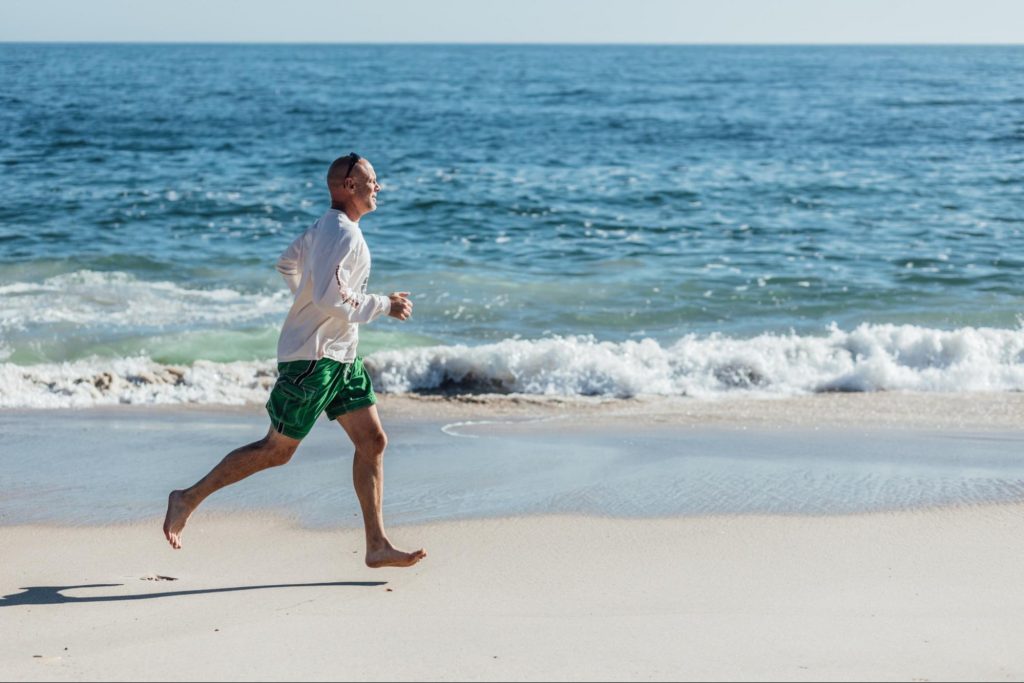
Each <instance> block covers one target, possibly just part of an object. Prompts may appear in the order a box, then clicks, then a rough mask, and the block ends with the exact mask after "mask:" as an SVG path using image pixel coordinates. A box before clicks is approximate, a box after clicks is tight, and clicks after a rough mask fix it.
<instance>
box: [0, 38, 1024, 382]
mask: <svg viewBox="0 0 1024 683" xmlns="http://www.w3.org/2000/svg"><path fill="white" fill-rule="evenodd" d="M1022 66H1024V48H1021V47H557V46H531V47H522V46H489V47H485V46H322V45H318V46H207V45H202V46H200V45H161V46H156V45H109V46H104V45H13V44H9V45H0V103H2V107H0V167H2V169H3V171H2V176H0V193H2V196H3V202H0V354H3V357H0V360H3V359H4V358H6V361H7V363H8V364H15V365H18V366H25V365H39V364H53V363H56V362H61V361H65V360H79V359H88V358H108V359H114V358H127V357H146V358H152V359H154V360H156V361H158V362H163V363H186V364H187V363H191V362H192V361H194V360H197V359H208V360H213V361H218V362H228V361H239V360H246V361H249V360H265V359H268V358H271V357H272V356H273V353H274V342H275V339H276V334H277V329H278V327H279V325H280V322H281V320H282V319H283V315H284V313H285V311H286V310H287V308H288V305H289V302H288V298H287V296H286V292H285V291H284V288H283V284H282V283H281V282H280V281H279V280H278V277H277V275H276V273H275V272H274V270H273V263H274V260H275V259H276V256H277V255H278V254H279V253H280V251H281V250H282V249H283V248H284V247H285V246H286V245H287V244H288V242H289V241H290V240H291V239H292V238H293V237H294V236H295V235H296V234H298V233H299V232H300V231H301V230H303V229H304V228H305V227H306V226H307V225H308V224H309V223H311V222H312V221H313V220H314V219H315V218H316V217H317V216H318V215H319V214H320V213H321V212H322V211H323V210H324V208H325V207H326V204H327V196H326V191H325V189H324V186H323V176H324V172H325V171H326V168H327V166H328V164H329V163H330V161H331V160H332V159H333V158H334V157H335V156H340V155H343V154H347V153H348V152H349V151H353V150H354V151H357V152H358V153H360V154H361V155H363V156H365V157H368V158H369V159H370V160H371V161H372V162H373V163H374V165H375V167H376V170H377V172H378V175H379V177H380V178H381V180H382V181H383V186H384V189H383V191H382V192H381V195H380V199H381V201H380V206H379V208H378V211H377V212H376V213H375V214H371V215H369V216H367V217H366V218H364V220H363V228H364V231H365V233H366V235H367V239H368V241H369V243H370V247H371V250H372V251H373V255H374V264H375V270H374V275H373V278H372V280H371V288H372V289H373V290H374V291H378V292H388V291H393V290H400V289H401V290H410V291H412V292H413V294H414V299H415V300H416V302H417V309H416V316H415V318H414V319H413V321H411V322H410V323H408V324H406V325H404V326H399V325H397V324H393V323H392V322H391V321H388V322H385V323H383V324H375V326H374V327H371V328H369V329H367V330H366V334H365V335H364V350H365V351H366V352H372V351H375V350H380V349H397V348H405V347H409V346H423V345H426V344H442V345H452V344H458V343H463V344H468V345H470V346H474V345H480V344H484V343H492V342H498V341H500V340H506V339H516V338H519V339H524V340H536V339H542V338H549V337H551V336H552V335H563V336H564V335H590V336H592V337H593V338H594V339H595V340H597V341H610V342H616V343H622V342H625V341H627V340H639V339H645V338H650V339H652V340H654V341H655V342H656V343H657V344H659V345H660V346H662V347H668V346H669V345H671V344H673V343H675V342H676V341H677V340H679V339H680V338H682V337H684V336H685V335H688V334H698V335H707V334H711V333H721V334H724V335H727V336H729V337H730V338H736V339H749V338H751V337H755V336H757V335H759V334H762V333H786V332H788V331H790V330H793V331H794V332H795V333H796V334H798V335H805V336H811V337H813V336H815V335H818V336H820V335H824V334H826V332H827V328H828V326H829V325H830V324H831V323H833V322H834V323H836V325H837V326H838V328H839V329H841V330H847V331H849V330H853V329H855V328H856V327H857V326H858V325H862V324H867V325H869V326H877V325H884V324H887V323H893V324H897V325H909V326H915V327H918V328H921V329H924V330H929V331H932V332H935V331H955V330H961V329H964V328H971V327H979V328H993V329H996V330H1006V331H1018V332H1015V333H1016V334H1019V329H1020V322H1019V320H1020V315H1021V312H1022V306H1021V302H1022V294H1024V284H1022V283H1024V278H1022V277H1021V276H1022V266H1024V235H1022V230H1024V201H1022V200H1024V68H1021V67H1022Z"/></svg>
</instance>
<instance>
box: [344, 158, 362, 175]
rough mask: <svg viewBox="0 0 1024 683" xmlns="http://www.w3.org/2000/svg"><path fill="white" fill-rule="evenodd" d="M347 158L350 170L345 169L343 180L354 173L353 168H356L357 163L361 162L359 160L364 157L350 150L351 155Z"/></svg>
mask: <svg viewBox="0 0 1024 683" xmlns="http://www.w3.org/2000/svg"><path fill="white" fill-rule="evenodd" d="M346 158H347V159H348V170H347V171H345V175H344V177H342V180H344V179H345V178H348V177H349V176H350V175H352V169H353V168H355V167H356V164H358V163H359V160H360V159H362V157H361V156H359V155H358V154H356V153H355V152H349V155H348V156H347V157H346Z"/></svg>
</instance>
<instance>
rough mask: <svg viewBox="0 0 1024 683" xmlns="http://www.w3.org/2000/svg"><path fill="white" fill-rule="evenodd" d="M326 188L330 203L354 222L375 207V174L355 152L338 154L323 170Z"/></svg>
mask: <svg viewBox="0 0 1024 683" xmlns="http://www.w3.org/2000/svg"><path fill="white" fill-rule="evenodd" d="M327 189H328V191H330V193H331V206H332V207H334V208H336V209H341V210H343V211H345V213H346V214H348V217H349V218H351V219H352V220H354V221H357V220H359V218H360V217H361V216H363V215H365V214H368V213H370V212H371V211H373V210H375V209H376V208H377V193H378V192H380V185H378V184H377V173H376V172H375V171H374V170H373V165H372V164H370V162H369V161H368V160H366V159H363V158H362V157H360V156H359V155H358V154H356V153H355V152H353V153H352V154H348V155H346V156H343V157H338V158H337V159H335V160H334V162H333V163H332V164H331V167H330V168H329V169H327Z"/></svg>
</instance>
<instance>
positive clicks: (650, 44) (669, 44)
mask: <svg viewBox="0 0 1024 683" xmlns="http://www.w3.org/2000/svg"><path fill="white" fill-rule="evenodd" d="M0 45H223V46H228V45H238V46H243V45H247V46H257V45H274V46H298V45H310V46H348V45H351V46H366V45H372V46H388V47H393V46H421V47H427V46H437V47H453V46H466V47H489V46H496V47H1024V42H1019V43H996V42H993V43H980V42H962V43H950V42H939V41H936V42H927V41H917V42H905V43H901V42H835V43H824V42H818V43H816V42H770V41H765V42H726V41H722V42H718V41H702V42H676V43H674V42H628V41H623V42H587V41H566V42H557V41H551V42H548V41H490V42H473V41H412V40H410V41H369V40H355V41H346V42H330V41H319V40H308V41H286V40H257V41H247V40H0Z"/></svg>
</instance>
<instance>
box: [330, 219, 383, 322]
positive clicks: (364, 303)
mask: <svg viewBox="0 0 1024 683" xmlns="http://www.w3.org/2000/svg"><path fill="white" fill-rule="evenodd" d="M361 248H365V247H363V246H362V245H361V244H360V242H358V241H357V240H355V239H354V238H353V236H352V234H351V233H350V232H347V231H346V232H344V233H342V235H341V237H340V239H339V240H338V241H337V242H336V244H335V245H334V246H333V247H332V248H330V249H325V250H324V251H323V252H322V253H317V254H316V256H315V260H314V263H313V305H314V306H316V307H317V309H318V310H319V311H320V312H321V313H324V314H325V315H329V316H331V317H333V318H341V319H342V320H345V321H347V322H350V323H369V322H373V321H374V320H376V319H377V318H379V317H380V316H382V315H387V314H388V313H390V312H391V299H390V298H389V297H386V296H383V295H381V294H365V293H363V292H362V291H359V290H360V289H361V288H362V283H357V282H353V281H352V278H353V276H352V274H353V271H354V270H355V269H356V266H357V265H358V264H359V260H360V258H361V253H360V249H361Z"/></svg>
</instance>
